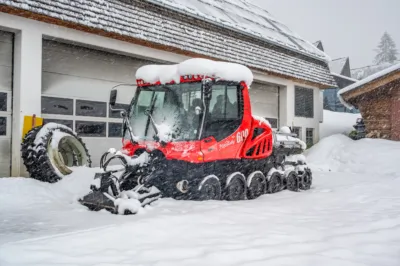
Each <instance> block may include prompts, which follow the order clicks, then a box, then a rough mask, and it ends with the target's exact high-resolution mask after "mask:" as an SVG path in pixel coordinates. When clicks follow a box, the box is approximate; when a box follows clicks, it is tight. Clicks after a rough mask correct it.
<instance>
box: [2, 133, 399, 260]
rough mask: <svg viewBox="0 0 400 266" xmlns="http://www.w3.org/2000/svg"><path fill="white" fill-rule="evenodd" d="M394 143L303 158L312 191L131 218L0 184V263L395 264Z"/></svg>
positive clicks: (61, 186) (67, 188) (345, 145)
mask: <svg viewBox="0 0 400 266" xmlns="http://www.w3.org/2000/svg"><path fill="white" fill-rule="evenodd" d="M399 153H400V143H399V142H391V141H387V140H371V139H364V140H360V141H353V140H349V139H347V138H346V137H345V136H343V135H335V136H332V137H329V138H326V139H324V140H322V141H321V142H320V143H319V144H317V145H315V146H314V147H313V148H312V149H310V150H309V151H308V154H307V159H308V161H309V163H310V164H311V166H312V167H313V173H314V184H313V187H312V189H311V190H309V191H303V192H298V193H295V192H289V191H283V192H280V193H277V194H273V195H264V196H262V197H260V198H259V199H256V200H253V201H242V202H212V201H210V202H188V201H186V202H185V201H175V200H171V199H162V200H160V201H159V202H157V203H156V204H155V205H154V206H152V207H150V208H148V209H145V210H144V211H143V212H141V214H139V215H136V216H118V215H111V214H109V213H106V212H89V211H87V210H86V209H85V208H84V207H83V206H80V205H79V204H77V203H76V199H77V197H79V195H83V194H85V193H86V192H87V190H88V187H89V184H90V183H91V181H92V180H91V175H92V174H93V171H94V170H93V169H80V170H79V173H77V174H75V176H74V177H71V178H69V179H64V180H62V181H61V182H60V183H57V184H46V183H41V182H38V181H35V180H32V179H24V178H4V179H0V265H1V266H9V265H24V266H25V265H26V266H28V265H41V266H46V265H60V264H62V265H157V266H159V265H202V266H203V265H249V266H250V265H296V266H301V265H393V266H398V265H400V194H399V187H400V165H399V163H398V154H399Z"/></svg>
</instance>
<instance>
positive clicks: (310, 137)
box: [306, 128, 314, 147]
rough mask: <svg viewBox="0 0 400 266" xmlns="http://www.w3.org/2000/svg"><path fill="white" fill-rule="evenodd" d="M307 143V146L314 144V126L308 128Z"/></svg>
mask: <svg viewBox="0 0 400 266" xmlns="http://www.w3.org/2000/svg"><path fill="white" fill-rule="evenodd" d="M306 144H307V147H311V146H312V145H314V129H313V128H307V129H306Z"/></svg>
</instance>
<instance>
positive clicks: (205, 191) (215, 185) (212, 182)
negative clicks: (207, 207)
mask: <svg viewBox="0 0 400 266" xmlns="http://www.w3.org/2000/svg"><path fill="white" fill-rule="evenodd" d="M197 190H198V192H199V200H202V201H203V200H220V199H221V183H220V182H219V179H218V177H216V176H215V175H209V176H206V177H205V178H204V179H203V180H202V181H201V182H200V184H199V187H198V189H197Z"/></svg>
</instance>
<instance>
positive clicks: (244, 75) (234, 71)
mask: <svg viewBox="0 0 400 266" xmlns="http://www.w3.org/2000/svg"><path fill="white" fill-rule="evenodd" d="M186 75H201V76H207V77H215V78H219V79H223V80H229V81H237V82H241V81H244V82H245V83H246V84H247V86H251V83H252V82H253V74H252V73H251V71H250V69H249V68H247V67H245V66H243V65H240V64H235V63H228V62H218V61H212V60H208V59H202V58H193V59H188V60H186V61H184V62H182V63H180V64H176V65H147V66H143V67H141V68H139V69H138V70H137V71H136V78H137V79H139V80H143V81H144V82H145V83H156V82H158V81H160V82H161V84H165V83H170V82H171V81H174V82H176V83H179V82H180V77H181V76H186Z"/></svg>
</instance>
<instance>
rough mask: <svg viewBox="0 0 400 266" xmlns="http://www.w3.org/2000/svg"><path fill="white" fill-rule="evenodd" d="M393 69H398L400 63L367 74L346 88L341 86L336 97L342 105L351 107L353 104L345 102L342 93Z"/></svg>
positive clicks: (384, 74) (399, 68)
mask: <svg viewBox="0 0 400 266" xmlns="http://www.w3.org/2000/svg"><path fill="white" fill-rule="evenodd" d="M395 71H400V63H398V64H396V65H394V66H391V67H389V68H386V69H384V70H382V71H379V72H378V73H375V74H374V75H371V76H369V77H367V78H365V79H363V80H360V81H358V82H356V83H353V84H351V85H350V86H347V87H346V88H343V89H341V90H339V91H338V93H337V95H338V97H339V100H340V102H341V103H342V104H343V105H344V106H346V107H347V108H349V109H353V108H354V106H352V105H351V104H349V103H347V102H346V101H345V100H344V99H343V97H342V94H344V93H346V92H349V91H352V90H354V89H357V88H359V87H361V86H363V85H365V84H367V83H369V82H371V81H374V80H376V79H379V78H381V77H383V76H386V75H388V74H390V73H392V72H395Z"/></svg>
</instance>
